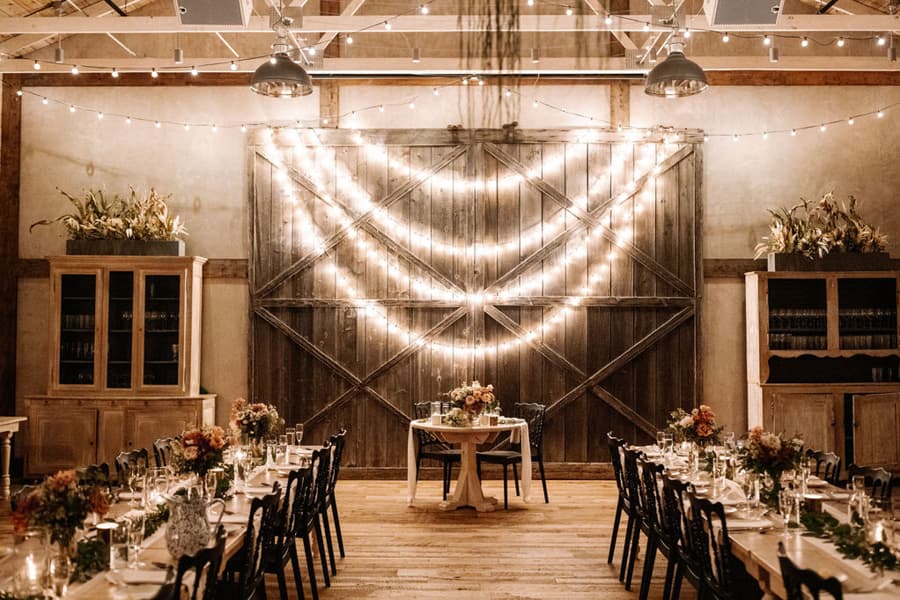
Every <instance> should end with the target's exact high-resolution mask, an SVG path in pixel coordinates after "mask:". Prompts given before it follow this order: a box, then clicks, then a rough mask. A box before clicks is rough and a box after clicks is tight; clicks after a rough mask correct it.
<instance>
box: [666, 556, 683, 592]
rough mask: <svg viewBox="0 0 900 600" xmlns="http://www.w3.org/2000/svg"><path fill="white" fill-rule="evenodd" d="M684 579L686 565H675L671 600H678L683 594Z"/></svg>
mask: <svg viewBox="0 0 900 600" xmlns="http://www.w3.org/2000/svg"><path fill="white" fill-rule="evenodd" d="M683 579H684V567H683V566H681V563H677V564H676V565H675V575H674V577H672V590H671V591H670V593H669V600H678V598H679V597H680V596H681V581H682V580H683Z"/></svg>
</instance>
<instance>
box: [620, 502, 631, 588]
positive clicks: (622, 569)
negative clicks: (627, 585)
mask: <svg viewBox="0 0 900 600" xmlns="http://www.w3.org/2000/svg"><path fill="white" fill-rule="evenodd" d="M626 516H627V517H628V523H627V524H626V525H625V547H624V548H623V549H622V566H621V567H619V581H622V582H624V581H625V571H626V570H627V569H628V556H629V554H628V552H629V549H630V548H631V530H632V529H633V528H634V516H633V515H631V514H627V515H626Z"/></svg>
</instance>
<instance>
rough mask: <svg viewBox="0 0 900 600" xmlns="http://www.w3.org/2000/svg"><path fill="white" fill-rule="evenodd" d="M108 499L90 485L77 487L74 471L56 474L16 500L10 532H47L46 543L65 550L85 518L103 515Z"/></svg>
mask: <svg viewBox="0 0 900 600" xmlns="http://www.w3.org/2000/svg"><path fill="white" fill-rule="evenodd" d="M108 511H109V498H108V497H107V496H106V494H105V493H104V491H103V490H102V489H101V488H99V487H97V486H93V485H84V486H83V485H79V483H78V478H77V476H76V475H75V471H74V470H67V471H59V472H57V473H56V474H54V475H51V476H50V477H47V479H45V480H44V482H43V483H41V484H40V485H39V486H37V487H36V488H34V489H33V490H32V491H30V492H29V493H27V494H26V495H25V496H23V497H21V498H19V501H18V503H17V505H16V510H15V511H14V512H13V514H12V522H13V528H14V529H15V531H16V532H17V533H22V532H24V531H25V530H27V529H28V528H29V527H35V526H37V527H42V528H44V529H46V530H47V531H49V533H50V542H51V543H54V544H59V545H60V546H63V547H66V548H68V547H69V546H70V544H71V543H72V540H73V539H74V537H75V532H76V531H78V529H80V528H81V527H82V525H83V524H84V520H85V519H86V518H87V516H88V514H89V513H91V512H95V513H97V514H99V515H104V514H106V513H107V512H108Z"/></svg>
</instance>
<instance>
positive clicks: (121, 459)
mask: <svg viewBox="0 0 900 600" xmlns="http://www.w3.org/2000/svg"><path fill="white" fill-rule="evenodd" d="M149 466H150V453H149V452H147V449H146V448H140V449H138V450H129V451H127V452H119V454H118V456H116V478H117V479H118V481H119V485H125V484H127V483H128V473H129V472H130V471H131V470H132V469H134V468H140V469H144V470H146V469H147V467H149Z"/></svg>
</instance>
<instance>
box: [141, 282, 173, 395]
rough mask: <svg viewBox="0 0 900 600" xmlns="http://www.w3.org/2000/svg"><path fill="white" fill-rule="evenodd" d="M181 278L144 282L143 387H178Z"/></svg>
mask: <svg viewBox="0 0 900 600" xmlns="http://www.w3.org/2000/svg"><path fill="white" fill-rule="evenodd" d="M180 290H181V276H179V275H147V276H146V278H145V280H144V364H143V373H144V378H143V385H145V386H148V385H167V386H173V385H178V383H179V382H178V373H179V369H178V364H179V362H178V352H179V347H178V342H179V339H180V336H179V331H180V329H181V322H180V321H181V306H180V297H181V295H180V293H179V292H180Z"/></svg>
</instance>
